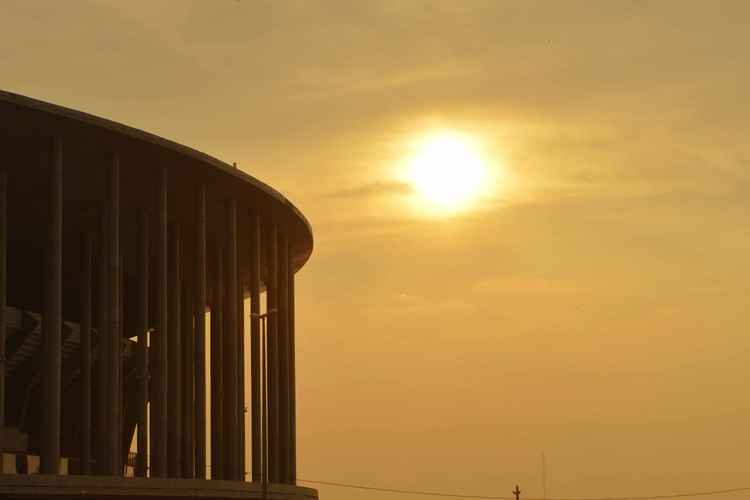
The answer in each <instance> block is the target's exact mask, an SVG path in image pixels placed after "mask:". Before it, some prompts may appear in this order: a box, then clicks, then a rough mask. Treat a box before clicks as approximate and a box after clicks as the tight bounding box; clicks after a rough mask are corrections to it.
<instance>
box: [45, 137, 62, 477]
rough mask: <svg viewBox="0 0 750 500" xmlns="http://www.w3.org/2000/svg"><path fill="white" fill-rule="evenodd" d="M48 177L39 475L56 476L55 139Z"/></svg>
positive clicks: (58, 262)
mask: <svg viewBox="0 0 750 500" xmlns="http://www.w3.org/2000/svg"><path fill="white" fill-rule="evenodd" d="M51 166H52V169H51V170H52V175H51V176H50V188H51V189H50V204H49V208H50V211H49V233H48V243H47V244H48V246H47V252H48V253H47V276H46V278H47V280H46V296H47V304H46V305H47V307H46V311H45V315H44V325H43V327H44V368H43V372H42V378H43V380H44V382H43V384H44V392H43V394H44V413H43V417H42V419H43V424H42V456H41V463H40V468H39V472H41V473H42V474H57V473H58V472H59V468H60V409H61V394H60V393H61V386H60V382H61V369H62V349H61V344H60V342H61V340H62V339H61V335H62V225H63V144H62V140H61V139H59V138H56V139H55V140H54V146H53V151H52V165H51Z"/></svg>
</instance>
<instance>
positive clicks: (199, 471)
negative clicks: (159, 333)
mask: <svg viewBox="0 0 750 500" xmlns="http://www.w3.org/2000/svg"><path fill="white" fill-rule="evenodd" d="M197 215H198V216H197V219H198V221H197V227H198V232H197V242H196V243H197V245H196V259H195V263H196V271H195V279H196V285H195V319H194V324H195V477H196V478H198V479H204V478H205V477H206V188H205V186H201V187H200V189H199V190H198V214H197Z"/></svg>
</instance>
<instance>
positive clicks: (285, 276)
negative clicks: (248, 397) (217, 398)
mask: <svg viewBox="0 0 750 500" xmlns="http://www.w3.org/2000/svg"><path fill="white" fill-rule="evenodd" d="M288 265H289V248H288V245H287V237H286V233H285V232H279V237H278V295H277V299H276V300H277V306H276V307H277V309H278V313H277V315H276V316H277V318H278V339H279V340H278V349H279V350H278V356H279V481H280V482H282V483H287V482H289V479H290V471H289V456H290V453H289V448H290V445H291V443H290V439H289V438H290V434H291V433H290V429H289V427H290V425H291V419H290V417H291V416H290V414H289V399H290V390H289V375H290V370H289V330H288V326H289V307H288V299H289V294H288V287H289V271H288Z"/></svg>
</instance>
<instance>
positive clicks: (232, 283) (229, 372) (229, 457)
mask: <svg viewBox="0 0 750 500" xmlns="http://www.w3.org/2000/svg"><path fill="white" fill-rule="evenodd" d="M226 260H227V261H226V269H225V271H226V280H227V283H226V300H225V301H224V307H225V311H224V313H225V325H226V331H225V332H224V346H223V350H222V354H223V355H224V358H223V364H224V408H223V412H224V432H225V433H226V435H227V439H225V440H224V443H223V444H224V479H232V480H238V479H240V471H239V470H238V461H237V458H238V453H239V450H238V448H239V446H238V445H239V443H238V438H239V429H238V425H237V423H238V420H239V419H238V414H237V412H238V408H237V401H238V397H237V386H238V384H237V359H238V356H237V335H238V333H237V330H238V327H237V316H238V314H237V293H238V292H237V201H236V200H230V201H229V204H228V210H227V259H226Z"/></svg>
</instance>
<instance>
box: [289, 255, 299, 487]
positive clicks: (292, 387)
mask: <svg viewBox="0 0 750 500" xmlns="http://www.w3.org/2000/svg"><path fill="white" fill-rule="evenodd" d="M293 260H294V259H293V255H292V251H291V248H290V250H289V368H290V373H291V374H290V377H289V392H290V396H291V400H290V403H289V410H290V414H291V426H292V427H291V436H290V442H291V448H290V450H289V451H290V457H289V473H290V481H289V482H290V483H291V484H297V384H296V378H295V377H296V375H295V373H296V369H295V354H294V266H293Z"/></svg>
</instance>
